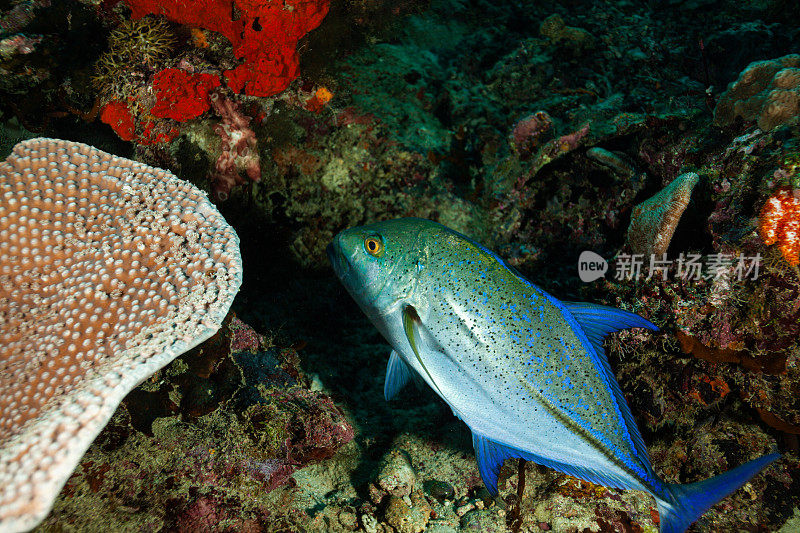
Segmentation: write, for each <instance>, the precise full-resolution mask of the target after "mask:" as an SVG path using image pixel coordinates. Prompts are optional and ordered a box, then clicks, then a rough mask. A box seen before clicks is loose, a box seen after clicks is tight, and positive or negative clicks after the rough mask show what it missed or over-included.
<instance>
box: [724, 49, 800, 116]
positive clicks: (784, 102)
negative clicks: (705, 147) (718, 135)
mask: <svg viewBox="0 0 800 533" xmlns="http://www.w3.org/2000/svg"><path fill="white" fill-rule="evenodd" d="M798 115H800V55H798V54H791V55H787V56H783V57H779V58H777V59H772V60H770V61H756V62H755V63H750V65H748V66H747V68H746V69H744V70H743V71H742V73H741V74H740V75H739V79H738V80H736V81H735V82H734V83H732V84H731V85H730V86H729V87H728V90H727V91H725V93H723V94H722V96H721V97H720V99H719V102H717V106H716V108H715V109H714V122H715V123H716V124H718V125H720V126H728V125H730V124H732V123H733V121H734V120H735V119H736V118H737V117H740V118H742V119H744V120H747V121H755V122H756V123H757V124H758V127H759V128H761V129H762V130H764V131H769V130H772V129H775V128H777V127H778V126H780V125H781V124H785V123H786V122H788V121H789V120H791V119H793V118H794V117H797V116H798Z"/></svg>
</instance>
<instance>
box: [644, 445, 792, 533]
mask: <svg viewBox="0 0 800 533" xmlns="http://www.w3.org/2000/svg"><path fill="white" fill-rule="evenodd" d="M778 457H780V455H779V454H777V453H771V454H769V455H764V456H763V457H759V458H758V459H754V460H752V461H750V462H749V463H745V464H743V465H741V466H738V467H736V468H734V469H733V470H728V471H727V472H725V473H723V474H720V475H718V476H716V477H712V478H711V479H706V480H705V481H699V482H697V483H690V484H688V485H667V489H666V490H667V497H669V499H670V500H671V501H668V500H667V499H662V498H660V497H656V503H657V505H658V514H659V520H660V522H661V527H660V532H661V533H682V532H683V531H686V529H687V528H688V527H689V526H690V525H691V524H692V523H693V522H694V521H695V520H697V519H698V518H700V516H701V515H702V514H703V513H705V512H706V511H707V510H708V509H709V508H710V507H711V506H712V505H714V504H715V503H717V502H718V501H720V500H721V499H723V498H724V497H726V496H727V495H728V494H730V493H732V492H733V491H735V490H736V489H738V488H739V487H741V486H742V485H744V484H745V483H746V482H747V480H749V479H750V478H751V477H753V476H754V475H756V474H758V473H759V472H760V471H761V470H762V469H763V468H764V467H766V466H767V465H769V464H770V463H771V462H772V461H774V460H775V459H777V458H778Z"/></svg>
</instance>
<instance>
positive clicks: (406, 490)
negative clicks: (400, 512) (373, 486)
mask: <svg viewBox="0 0 800 533" xmlns="http://www.w3.org/2000/svg"><path fill="white" fill-rule="evenodd" d="M416 481H417V475H416V473H415V472H414V467H413V466H411V458H410V457H409V455H408V453H406V452H405V451H404V450H392V451H390V452H389V453H388V454H386V455H385V456H384V458H383V460H382V461H381V466H380V468H379V470H378V479H377V483H378V486H379V487H380V488H381V489H383V490H384V491H386V492H388V493H389V494H391V495H392V496H397V497H401V498H402V497H403V496H408V495H409V494H411V491H412V490H413V489H414V485H415V483H416Z"/></svg>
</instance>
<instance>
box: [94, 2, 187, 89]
mask: <svg viewBox="0 0 800 533" xmlns="http://www.w3.org/2000/svg"><path fill="white" fill-rule="evenodd" d="M174 45H175V37H174V36H173V35H172V32H171V31H170V29H169V25H168V23H167V22H166V21H164V20H163V19H161V18H155V17H143V18H141V19H139V20H128V21H125V22H123V23H122V24H120V25H119V27H118V28H116V29H115V30H114V31H113V32H111V35H110V36H109V38H108V50H106V51H105V52H104V53H103V55H101V56H100V59H99V60H98V61H97V65H96V66H95V74H94V77H93V78H92V82H93V83H94V86H95V87H96V88H97V89H98V90H100V92H101V93H102V95H103V96H104V97H106V98H108V99H115V98H116V99H125V98H127V97H128V96H129V94H128V92H129V89H128V88H127V87H128V85H129V84H128V83H126V82H128V81H129V80H130V79H131V78H136V77H141V75H139V76H137V75H136V72H137V71H138V70H139V69H141V68H142V67H145V68H149V69H155V68H156V66H157V65H158V64H159V63H162V62H164V61H165V60H166V59H168V58H169V54H170V51H171V50H172V47H173V46H174Z"/></svg>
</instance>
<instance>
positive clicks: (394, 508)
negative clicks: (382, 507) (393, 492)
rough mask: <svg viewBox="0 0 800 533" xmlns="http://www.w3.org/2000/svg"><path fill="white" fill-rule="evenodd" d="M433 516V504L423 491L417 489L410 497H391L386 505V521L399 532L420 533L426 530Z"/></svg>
mask: <svg viewBox="0 0 800 533" xmlns="http://www.w3.org/2000/svg"><path fill="white" fill-rule="evenodd" d="M430 517H431V506H430V505H429V504H428V502H427V500H425V497H424V496H423V495H422V491H416V492H413V493H412V494H411V496H410V497H404V498H399V497H397V496H392V497H390V498H389V505H388V506H387V507H386V523H387V524H389V525H390V526H392V527H393V528H395V530H397V532H398V533H419V532H420V531H425V526H427V525H428V520H429V519H430Z"/></svg>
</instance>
